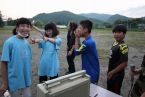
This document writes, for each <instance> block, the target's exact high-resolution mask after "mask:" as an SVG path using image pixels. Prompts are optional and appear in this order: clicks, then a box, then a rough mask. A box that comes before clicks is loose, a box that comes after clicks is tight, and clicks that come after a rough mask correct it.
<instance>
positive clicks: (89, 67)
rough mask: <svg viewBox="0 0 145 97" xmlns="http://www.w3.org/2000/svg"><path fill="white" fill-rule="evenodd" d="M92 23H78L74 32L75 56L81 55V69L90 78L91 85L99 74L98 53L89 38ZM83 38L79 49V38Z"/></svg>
mask: <svg viewBox="0 0 145 97" xmlns="http://www.w3.org/2000/svg"><path fill="white" fill-rule="evenodd" d="M92 25H93V24H92V22H91V21H89V20H83V21H81V22H80V25H79V27H78V28H77V30H76V41H75V54H76V55H79V54H81V55H82V69H83V70H86V73H87V74H88V75H90V77H91V83H97V82H98V79H99V74H100V66H99V60H98V53H97V49H96V44H95V41H94V40H93V38H92V37H91V35H90V34H91V29H92ZM80 37H83V38H85V40H84V41H83V42H82V45H81V46H80V47H79V38H80Z"/></svg>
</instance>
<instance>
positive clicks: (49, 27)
mask: <svg viewBox="0 0 145 97" xmlns="http://www.w3.org/2000/svg"><path fill="white" fill-rule="evenodd" d="M44 29H45V31H47V30H52V37H55V36H57V35H58V34H59V31H58V29H57V27H56V25H55V24H54V23H53V22H50V23H48V24H46V25H45V27H44Z"/></svg>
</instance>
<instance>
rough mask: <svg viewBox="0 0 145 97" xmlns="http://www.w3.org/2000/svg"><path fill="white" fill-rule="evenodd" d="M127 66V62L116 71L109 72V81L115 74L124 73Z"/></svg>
mask: <svg viewBox="0 0 145 97" xmlns="http://www.w3.org/2000/svg"><path fill="white" fill-rule="evenodd" d="M126 66H127V62H123V63H121V64H119V65H118V66H117V67H116V68H115V69H113V70H112V71H110V72H108V79H111V78H112V76H113V75H114V74H116V73H118V72H120V71H122V70H123V69H125V68H126Z"/></svg>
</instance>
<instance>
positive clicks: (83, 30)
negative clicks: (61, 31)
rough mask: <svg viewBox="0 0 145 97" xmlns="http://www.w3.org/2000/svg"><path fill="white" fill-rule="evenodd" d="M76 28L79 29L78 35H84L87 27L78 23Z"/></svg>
mask: <svg viewBox="0 0 145 97" xmlns="http://www.w3.org/2000/svg"><path fill="white" fill-rule="evenodd" d="M77 29H78V30H79V34H80V37H85V35H86V33H87V29H86V28H83V26H82V25H79V26H78V28H77Z"/></svg>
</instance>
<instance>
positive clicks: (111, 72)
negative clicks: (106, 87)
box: [107, 71, 114, 80]
mask: <svg viewBox="0 0 145 97" xmlns="http://www.w3.org/2000/svg"><path fill="white" fill-rule="evenodd" d="M113 75H114V73H113V71H110V72H108V74H107V79H108V80H110V79H111V78H112V76H113Z"/></svg>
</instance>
